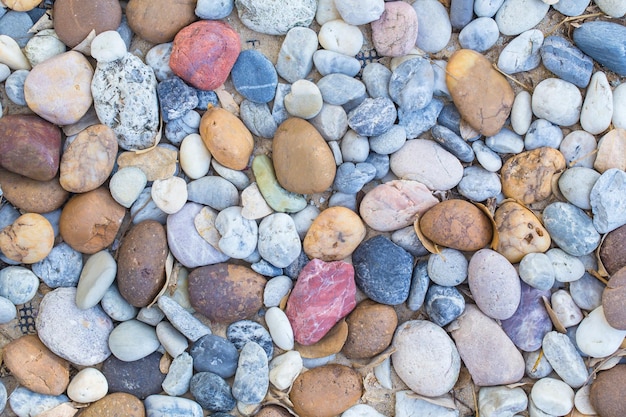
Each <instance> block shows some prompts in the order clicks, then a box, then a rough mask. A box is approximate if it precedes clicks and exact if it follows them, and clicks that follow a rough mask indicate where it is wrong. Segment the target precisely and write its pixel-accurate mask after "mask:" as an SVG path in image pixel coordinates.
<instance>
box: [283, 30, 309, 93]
mask: <svg viewBox="0 0 626 417" xmlns="http://www.w3.org/2000/svg"><path fill="white" fill-rule="evenodd" d="M316 49H317V34H316V33H315V31H313V30H312V29H309V28H303V27H294V28H291V29H290V30H289V32H287V35H286V36H285V39H284V40H283V43H282V44H281V46H280V51H279V53H278V58H277V60H276V71H277V72H278V74H279V75H280V76H281V77H282V78H284V79H285V80H286V81H288V82H290V83H294V82H296V81H297V80H300V79H303V78H305V77H306V76H307V75H308V74H309V72H311V69H312V68H313V54H314V52H315V50H316Z"/></svg>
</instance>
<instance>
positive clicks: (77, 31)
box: [53, 0, 122, 48]
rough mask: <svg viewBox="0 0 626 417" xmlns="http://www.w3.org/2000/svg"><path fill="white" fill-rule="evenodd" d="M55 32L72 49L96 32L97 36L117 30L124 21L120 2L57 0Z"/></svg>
mask: <svg viewBox="0 0 626 417" xmlns="http://www.w3.org/2000/svg"><path fill="white" fill-rule="evenodd" d="M53 14H54V30H55V31H56V33H57V35H59V39H61V40H62V41H63V43H65V44H66V45H67V46H69V47H70V48H73V47H75V46H76V45H78V44H79V43H81V42H82V41H83V40H84V39H85V38H86V37H87V35H89V33H90V32H91V31H92V30H94V31H95V32H96V35H97V34H99V33H102V32H104V31H107V30H115V29H117V28H118V26H119V25H120V22H121V21H122V7H121V6H120V2H119V1H118V0H92V1H84V0H57V1H55V2H54V9H53Z"/></svg>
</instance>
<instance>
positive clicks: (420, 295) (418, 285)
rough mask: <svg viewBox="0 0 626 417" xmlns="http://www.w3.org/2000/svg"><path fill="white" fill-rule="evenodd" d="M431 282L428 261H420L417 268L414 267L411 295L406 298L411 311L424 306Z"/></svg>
mask: <svg viewBox="0 0 626 417" xmlns="http://www.w3.org/2000/svg"><path fill="white" fill-rule="evenodd" d="M429 284H430V277H429V276H428V262H426V261H418V262H417V264H416V265H415V268H413V274H412V276H411V288H410V290H409V297H408V298H407V300H406V305H407V307H408V308H409V309H410V310H411V311H417V310H419V309H420V308H421V307H422V305H423V304H424V300H425V299H426V292H427V291H428V286H429Z"/></svg>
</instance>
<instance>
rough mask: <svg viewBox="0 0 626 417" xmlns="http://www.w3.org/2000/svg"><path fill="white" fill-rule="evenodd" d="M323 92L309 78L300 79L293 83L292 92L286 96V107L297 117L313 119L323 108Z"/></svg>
mask: <svg viewBox="0 0 626 417" xmlns="http://www.w3.org/2000/svg"><path fill="white" fill-rule="evenodd" d="M323 104H324V101H323V100H322V93H321V92H320V89H319V88H318V87H317V85H315V84H314V83H312V82H311V81H309V80H298V81H296V82H295V83H293V84H292V85H291V92H290V93H289V94H287V95H286V96H285V109H286V110H287V111H288V112H289V114H291V115H292V116H295V117H301V118H303V119H311V118H313V117H315V116H317V114H318V113H319V112H320V110H322V105H323Z"/></svg>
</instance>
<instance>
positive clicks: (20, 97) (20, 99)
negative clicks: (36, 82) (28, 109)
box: [4, 70, 30, 106]
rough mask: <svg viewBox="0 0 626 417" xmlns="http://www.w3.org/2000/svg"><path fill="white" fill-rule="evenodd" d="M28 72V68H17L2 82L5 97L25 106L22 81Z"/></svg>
mask: <svg viewBox="0 0 626 417" xmlns="http://www.w3.org/2000/svg"><path fill="white" fill-rule="evenodd" d="M28 74H30V71H28V70H17V71H14V72H13V73H12V74H11V75H9V76H8V77H7V79H6V81H5V82H4V88H5V92H6V94H7V97H8V98H9V100H11V101H12V102H13V103H15V104H17V105H18V106H26V99H25V98H24V82H25V81H26V77H27V76H28Z"/></svg>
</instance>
